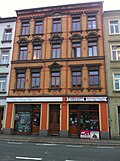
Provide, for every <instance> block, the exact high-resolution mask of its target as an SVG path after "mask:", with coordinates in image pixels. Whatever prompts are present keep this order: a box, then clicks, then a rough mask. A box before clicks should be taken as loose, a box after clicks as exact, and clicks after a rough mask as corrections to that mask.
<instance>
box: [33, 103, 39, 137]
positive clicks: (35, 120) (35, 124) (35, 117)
mask: <svg viewBox="0 0 120 161" xmlns="http://www.w3.org/2000/svg"><path fill="white" fill-rule="evenodd" d="M39 129H40V108H39V105H36V106H35V107H34V108H33V112H32V134H39Z"/></svg>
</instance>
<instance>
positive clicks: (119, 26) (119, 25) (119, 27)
mask: <svg viewBox="0 0 120 161" xmlns="http://www.w3.org/2000/svg"><path fill="white" fill-rule="evenodd" d="M112 21H118V30H119V31H118V33H116V32H115V25H114V33H111V29H110V26H111V25H110V22H112ZM117 34H120V22H119V20H118V19H111V20H109V35H117Z"/></svg>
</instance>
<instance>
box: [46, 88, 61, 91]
mask: <svg viewBox="0 0 120 161" xmlns="http://www.w3.org/2000/svg"><path fill="white" fill-rule="evenodd" d="M61 90H62V88H59V87H58V88H48V91H49V92H50V91H59V92H60V91H61Z"/></svg>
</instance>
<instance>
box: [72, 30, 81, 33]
mask: <svg viewBox="0 0 120 161" xmlns="http://www.w3.org/2000/svg"><path fill="white" fill-rule="evenodd" d="M76 32H80V33H82V32H83V30H74V31H73V30H72V31H70V33H71V34H72V33H76Z"/></svg>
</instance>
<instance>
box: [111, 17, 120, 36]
mask: <svg viewBox="0 0 120 161" xmlns="http://www.w3.org/2000/svg"><path fill="white" fill-rule="evenodd" d="M109 25H110V26H109V27H110V34H118V33H119V25H118V21H117V20H116V21H110V24H109Z"/></svg>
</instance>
